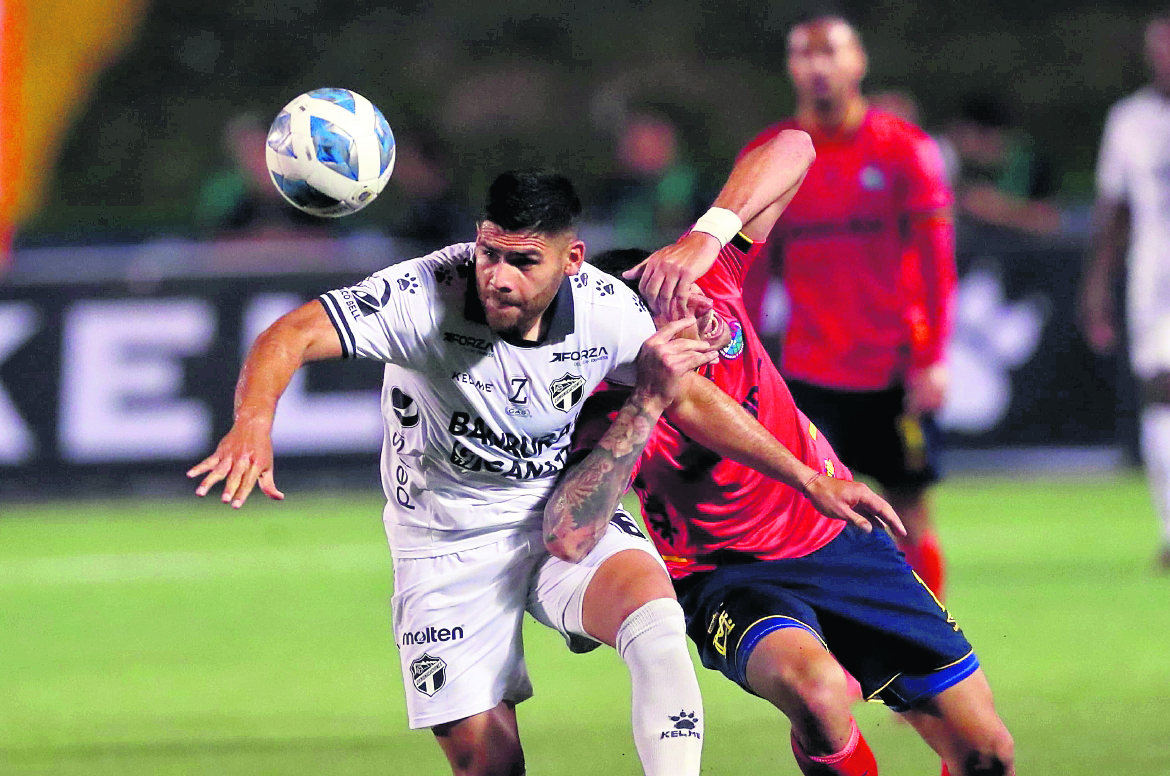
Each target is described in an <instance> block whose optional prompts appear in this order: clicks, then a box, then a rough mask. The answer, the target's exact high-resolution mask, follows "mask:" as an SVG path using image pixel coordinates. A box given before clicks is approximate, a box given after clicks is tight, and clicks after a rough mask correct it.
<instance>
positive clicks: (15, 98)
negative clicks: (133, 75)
mask: <svg viewBox="0 0 1170 776" xmlns="http://www.w3.org/2000/svg"><path fill="white" fill-rule="evenodd" d="M24 4H25V0H0V275H2V274H3V273H4V271H5V270H6V269H7V268H8V265H9V263H10V262H11V260H12V237H13V233H14V232H15V223H16V201H17V195H18V186H19V182H20V180H21V174H20V149H21V143H22V140H23V138H22V137H21V125H22V121H21V115H22V113H23V111H22V109H21V103H22V99H23V94H22V91H23V90H22V88H21V87H22V83H23V74H24V30H25V17H24V10H25V8H24Z"/></svg>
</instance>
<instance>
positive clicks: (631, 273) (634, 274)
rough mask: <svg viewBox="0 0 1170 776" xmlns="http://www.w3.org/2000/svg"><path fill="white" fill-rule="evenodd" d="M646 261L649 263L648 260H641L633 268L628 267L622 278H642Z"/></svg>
mask: <svg viewBox="0 0 1170 776" xmlns="http://www.w3.org/2000/svg"><path fill="white" fill-rule="evenodd" d="M648 261H650V259H649V258H645V259H642V260H641V261H640V262H638V263H637V264H635V265H634V266H633V267H630V268H629V269H627V270H626V271H625V272H623V273H622V277H623V278H625V279H626V280H637V279H638V278H640V277H642V273H643V272H645V271H646V262H648Z"/></svg>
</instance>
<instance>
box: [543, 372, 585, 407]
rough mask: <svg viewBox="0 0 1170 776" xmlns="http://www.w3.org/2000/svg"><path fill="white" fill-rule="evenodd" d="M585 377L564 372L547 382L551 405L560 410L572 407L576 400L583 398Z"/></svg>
mask: <svg viewBox="0 0 1170 776" xmlns="http://www.w3.org/2000/svg"><path fill="white" fill-rule="evenodd" d="M585 382H586V381H585V378H584V377H582V376H581V375H571V374H568V373H565V375H564V376H563V377H559V378H557V379H556V380H553V381H552V382H551V383H549V386H548V393H549V397H550V398H551V399H552V405H553V406H554V407H556V408H557V409H558V410H560V411H561V412H568V411H569V410H571V409H573V407H574V406H575V405H576V404H577V402H579V401H581V399H583V398H585Z"/></svg>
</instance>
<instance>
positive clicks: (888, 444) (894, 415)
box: [788, 380, 942, 488]
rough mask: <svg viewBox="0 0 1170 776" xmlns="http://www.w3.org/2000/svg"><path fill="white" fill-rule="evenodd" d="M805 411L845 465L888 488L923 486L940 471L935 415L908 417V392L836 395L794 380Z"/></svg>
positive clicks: (901, 389) (794, 391)
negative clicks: (906, 405)
mask: <svg viewBox="0 0 1170 776" xmlns="http://www.w3.org/2000/svg"><path fill="white" fill-rule="evenodd" d="M788 389H789V390H790V391H792V398H793V399H794V400H795V401H796V406H797V407H800V411H801V412H803V413H804V414H805V415H808V419H809V420H811V421H812V422H813V423H814V424H816V426H817V428H819V429H820V430H821V433H823V434H824V435H825V438H826V439H828V440H829V443H830V444H831V445H833V450H834V451H836V453H837V457H838V458H840V459H841V463H843V464H845V465H846V466H848V467H849V468H850V469H851V470H853V472H854V473H855V474H864V475H866V476H869V477H873V478H874V479H875V480H877V481H878V482H879V483H881V485H882V486H883V487H886V488H893V487H907V486H908V487H924V486H926V485H929V484H931V483H932V482H936V481H937V480H938V478H939V474H940V472H941V467H940V461H939V457H940V455H941V453H942V431H941V430H940V429H939V427H938V424H937V423H936V422H935V420H934V416H933V415H924V416H922V417H920V418H912V417H908V416H906V415H905V414H904V413H903V411H902V402H903V401H904V400H905V397H906V390H905V388H904V387H903V386H901V385H895V386H893V387H892V388H887V389H885V390H883V391H837V390H833V389H831V388H823V387H821V386H819V385H812V384H811V383H804V382H801V381H799V380H789V381H788Z"/></svg>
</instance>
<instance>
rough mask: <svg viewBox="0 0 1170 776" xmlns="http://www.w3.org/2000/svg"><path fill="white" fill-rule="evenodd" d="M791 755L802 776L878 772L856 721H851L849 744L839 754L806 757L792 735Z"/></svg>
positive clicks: (869, 775)
mask: <svg viewBox="0 0 1170 776" xmlns="http://www.w3.org/2000/svg"><path fill="white" fill-rule="evenodd" d="M792 753H793V754H794V755H796V764H797V765H798V766H800V772H801V773H803V774H804V776H877V772H878V769H877V761H876V760H874V759H873V752H872V751H870V748H869V744H867V743H866V742H865V737H864V736H862V735H861V731H860V730H858V728H857V720H853V729H852V730H851V731H850V733H849V742H848V743H847V744H845V748H844V749H842V750H841V751H840V752H837V753H836V754H830V755H826V756H824V757H812V756H810V755H807V754H805V753H804V750H803V749H801V748H800V743H799V742H797V740H796V734H795V733H793V734H792Z"/></svg>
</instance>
